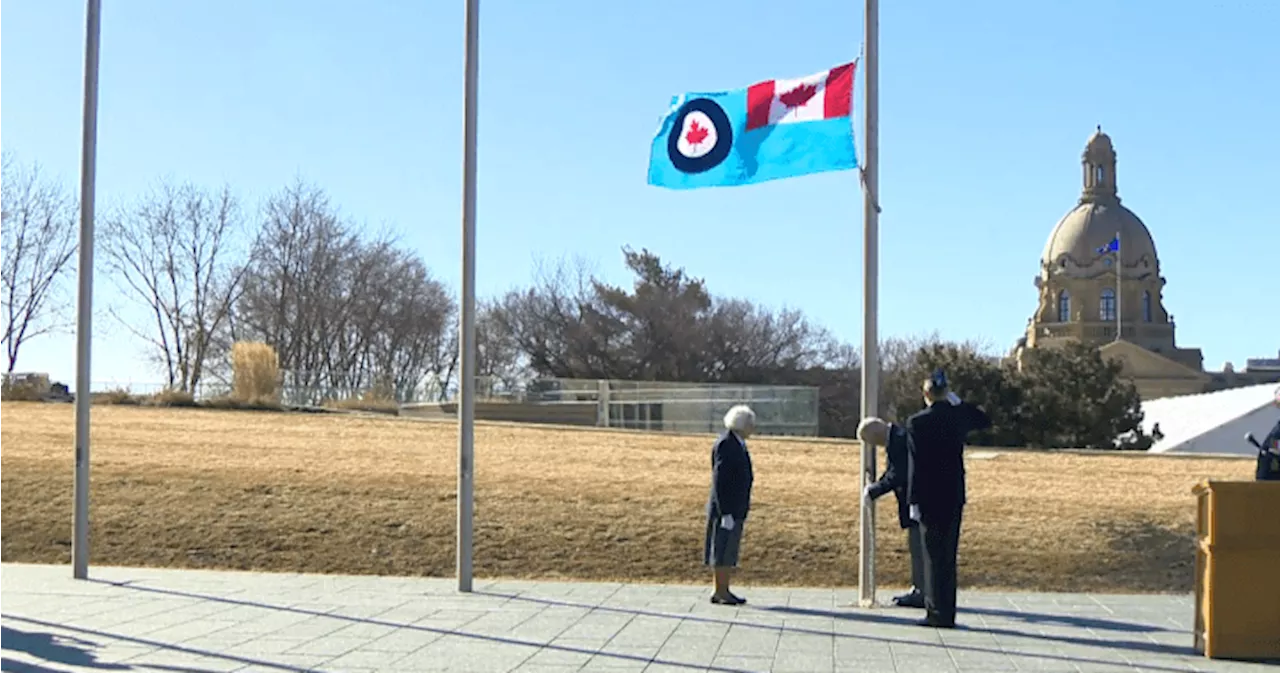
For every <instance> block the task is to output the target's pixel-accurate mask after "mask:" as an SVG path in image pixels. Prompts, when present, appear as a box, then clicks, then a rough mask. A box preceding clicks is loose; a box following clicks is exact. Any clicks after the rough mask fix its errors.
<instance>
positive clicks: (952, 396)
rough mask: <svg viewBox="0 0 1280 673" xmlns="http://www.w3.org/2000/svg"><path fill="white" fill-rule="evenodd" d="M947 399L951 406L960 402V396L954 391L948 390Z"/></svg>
mask: <svg viewBox="0 0 1280 673" xmlns="http://www.w3.org/2000/svg"><path fill="white" fill-rule="evenodd" d="M947 401H948V402H950V403H951V406H953V407H954V406H957V405H959V404H960V396H959V395H957V394H955V393H954V392H948V393H947Z"/></svg>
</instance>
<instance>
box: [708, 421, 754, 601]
mask: <svg viewBox="0 0 1280 673" xmlns="http://www.w3.org/2000/svg"><path fill="white" fill-rule="evenodd" d="M724 427H725V432H724V434H722V435H720V437H719V438H718V439H717V440H716V444H715V446H714V447H712V449H711V495H710V496H709V497H708V498H707V535H706V540H705V541H704V545H703V559H704V561H703V562H704V563H706V565H708V566H711V568H712V569H713V574H714V580H715V593H713V594H711V602H712V603H715V604H716V605H742V604H743V603H746V602H747V599H745V598H741V597H739V596H735V595H734V594H733V592H731V591H729V579H730V578H731V577H732V575H733V571H734V569H735V568H737V567H738V550H739V546H740V545H741V543H742V527H743V525H744V524H746V522H747V512H748V511H750V509H751V485H752V482H753V481H754V480H755V475H754V473H753V472H752V469H751V454H750V453H748V452H747V441H746V440H747V437H750V436H751V434H752V433H753V432H755V429H756V415H755V412H753V411H751V408H750V407H748V406H746V405H738V406H736V407H733V408H732V409H730V410H729V413H727V414H725V415H724Z"/></svg>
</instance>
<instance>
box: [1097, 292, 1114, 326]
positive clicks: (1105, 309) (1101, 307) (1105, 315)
mask: <svg viewBox="0 0 1280 673" xmlns="http://www.w3.org/2000/svg"><path fill="white" fill-rule="evenodd" d="M1101 299H1102V300H1101V301H1099V302H1098V319H1099V320H1102V321H1103V322H1108V321H1114V320H1115V319H1116V291H1115V290H1113V289H1111V288H1107V289H1105V290H1103V291H1102V298H1101Z"/></svg>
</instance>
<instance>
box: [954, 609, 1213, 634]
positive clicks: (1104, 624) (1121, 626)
mask: <svg viewBox="0 0 1280 673" xmlns="http://www.w3.org/2000/svg"><path fill="white" fill-rule="evenodd" d="M961 612H964V613H965V614H971V615H982V616H984V617H1000V618H1003V619H1013V620H1017V621H1021V622H1026V623H1027V624H1057V625H1061V626H1071V627H1075V628H1080V629H1094V630H1096V631H1121V632H1125V633H1190V632H1189V631H1183V630H1181V629H1170V628H1166V627H1163V626H1155V625H1153V624H1135V623H1133V622H1118V621H1115V620H1113V619H1100V618H1097V617H1075V616H1072V615H1053V614H1046V613H1042V612H1027V611H1024V610H1002V609H999V608H969V607H966V608H962V609H961Z"/></svg>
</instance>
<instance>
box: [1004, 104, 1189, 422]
mask: <svg viewBox="0 0 1280 673" xmlns="http://www.w3.org/2000/svg"><path fill="white" fill-rule="evenodd" d="M1081 159H1082V161H1081V163H1082V167H1083V175H1082V180H1083V187H1082V190H1081V193H1080V201H1079V203H1077V204H1076V206H1075V208H1072V209H1071V211H1070V212H1068V213H1067V214H1066V215H1064V216H1063V218H1062V219H1061V220H1059V221H1058V224H1057V226H1055V227H1054V228H1053V231H1052V233H1050V234H1049V240H1048V242H1047V243H1045V246H1044V253H1043V254H1042V255H1041V257H1040V273H1039V275H1038V276H1037V277H1036V279H1035V286H1036V289H1037V290H1039V293H1040V301H1039V305H1038V306H1037V308H1036V311H1035V314H1034V315H1033V316H1032V317H1031V319H1030V320H1029V321H1028V324H1027V332H1026V335H1025V336H1024V337H1023V338H1022V339H1019V340H1018V347H1017V349H1016V351H1015V357H1017V358H1018V360H1019V362H1021V359H1022V356H1023V351H1024V350H1025V349H1037V348H1045V347H1052V346H1054V345H1055V344H1061V343H1063V342H1064V341H1066V340H1071V339H1074V340H1079V341H1083V342H1086V343H1091V344H1097V345H1098V346H1099V348H1101V349H1102V351H1103V354H1104V355H1105V356H1107V357H1111V358H1117V359H1119V360H1120V361H1121V362H1122V363H1123V364H1124V373H1125V375H1126V376H1128V377H1130V378H1131V379H1133V381H1134V383H1135V384H1136V385H1137V387H1138V392H1139V394H1141V396H1142V398H1143V399H1153V398H1158V397H1167V396H1170V395H1184V394H1188V393H1198V392H1202V391H1203V390H1205V389H1206V387H1207V386H1208V384H1209V382H1210V379H1211V377H1210V376H1209V375H1208V374H1206V373H1205V371H1204V364H1203V356H1202V355H1201V353H1200V349H1198V348H1180V347H1179V346H1178V345H1177V341H1176V339H1175V337H1174V331H1175V327H1176V326H1175V324H1174V321H1173V316H1171V315H1169V313H1168V311H1167V310H1166V309H1165V305H1164V297H1163V289H1164V285H1165V279H1164V277H1163V276H1161V275H1160V257H1159V256H1158V255H1157V254H1156V245H1155V241H1154V240H1152V238H1151V232H1150V231H1148V230H1147V227H1146V225H1145V224H1143V223H1142V220H1141V219H1139V218H1138V216H1137V215H1135V214H1134V213H1133V211H1131V210H1129V209H1128V208H1126V207H1125V206H1124V205H1122V204H1121V202H1120V195H1119V192H1118V191H1117V180H1116V176H1117V174H1116V152H1115V148H1114V147H1113V146H1112V144H1111V138H1110V137H1108V136H1107V134H1105V133H1103V132H1102V128H1101V127H1099V128H1098V131H1097V132H1096V133H1094V134H1093V136H1092V137H1090V138H1089V141H1088V143H1087V144H1086V145H1085V148H1084V154H1083V156H1082V157H1081Z"/></svg>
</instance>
